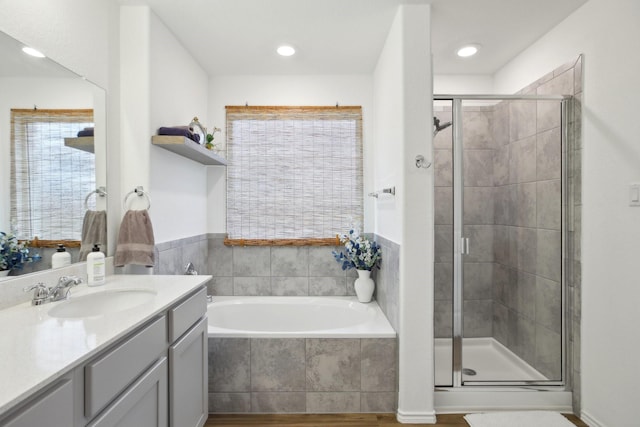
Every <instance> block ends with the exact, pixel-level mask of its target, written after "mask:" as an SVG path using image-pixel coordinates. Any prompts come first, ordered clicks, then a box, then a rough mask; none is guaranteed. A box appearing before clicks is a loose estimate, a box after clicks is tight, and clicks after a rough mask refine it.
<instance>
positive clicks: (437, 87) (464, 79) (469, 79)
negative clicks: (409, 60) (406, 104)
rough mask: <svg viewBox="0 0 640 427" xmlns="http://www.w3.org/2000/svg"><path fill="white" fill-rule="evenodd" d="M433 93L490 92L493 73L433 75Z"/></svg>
mask: <svg viewBox="0 0 640 427" xmlns="http://www.w3.org/2000/svg"><path fill="white" fill-rule="evenodd" d="M433 93H434V94H437V95H459V94H465V95H469V94H482V95H484V94H490V93H495V92H494V90H493V76H492V75H485V74H480V75H475V74H451V75H445V74H436V75H434V76H433Z"/></svg>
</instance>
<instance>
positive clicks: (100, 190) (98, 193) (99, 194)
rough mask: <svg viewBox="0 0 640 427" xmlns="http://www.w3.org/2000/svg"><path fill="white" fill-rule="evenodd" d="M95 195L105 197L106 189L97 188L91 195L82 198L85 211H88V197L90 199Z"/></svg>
mask: <svg viewBox="0 0 640 427" xmlns="http://www.w3.org/2000/svg"><path fill="white" fill-rule="evenodd" d="M94 194H97V195H98V196H100V197H105V196H106V195H107V188H106V187H98V188H96V189H95V190H93V191H92V192H91V193H89V194H87V197H85V198H84V209H85V210H87V211H88V210H89V205H88V203H89V197H91V196H92V195H94Z"/></svg>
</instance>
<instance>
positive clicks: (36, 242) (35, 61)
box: [0, 32, 108, 276]
mask: <svg viewBox="0 0 640 427" xmlns="http://www.w3.org/2000/svg"><path fill="white" fill-rule="evenodd" d="M23 47H25V45H24V44H23V43H21V42H19V41H18V40H16V39H14V38H12V37H10V36H9V35H7V34H5V33H2V32H0V58H2V61H0V174H1V175H2V179H1V180H0V182H1V184H0V231H3V232H6V233H11V234H15V235H16V236H17V237H18V239H19V240H29V241H31V242H33V243H32V244H31V245H30V254H34V253H37V254H39V255H40V256H41V259H40V260H39V261H37V262H27V263H25V264H23V265H22V268H14V269H12V270H11V272H10V275H11V276H15V275H20V274H25V273H31V272H35V271H40V270H44V269H48V268H51V256H52V255H53V253H54V252H55V251H56V249H55V248H56V246H57V244H58V243H63V244H65V246H66V247H67V250H68V251H69V252H70V253H71V260H72V262H78V261H80V259H79V258H80V240H81V234H82V228H83V220H84V218H85V214H86V212H87V211H91V212H96V211H106V203H107V197H106V194H105V193H104V190H106V191H108V189H106V188H105V187H106V132H105V128H106V114H105V112H106V98H105V91H104V90H103V89H102V88H100V87H98V86H96V85H94V84H92V83H90V82H88V81H87V80H85V79H83V78H82V77H80V76H78V75H77V74H75V73H73V72H71V71H70V70H68V69H67V68H65V67H63V66H62V65H60V64H58V63H56V62H54V61H52V60H50V59H48V58H37V57H33V56H28V55H27V54H25V53H23V51H22V48H23ZM35 47H36V48H37V46H35ZM91 128H93V129H91ZM96 190H98V191H96ZM104 215H105V221H106V213H105V214H104ZM105 227H106V225H105ZM83 249H84V248H83ZM101 250H102V252H104V253H106V252H107V248H106V247H101ZM83 252H84V250H83ZM0 273H2V272H0ZM5 274H6V273H5Z"/></svg>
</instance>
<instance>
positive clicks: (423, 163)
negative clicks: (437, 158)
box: [416, 154, 431, 169]
mask: <svg viewBox="0 0 640 427" xmlns="http://www.w3.org/2000/svg"><path fill="white" fill-rule="evenodd" d="M416 167H417V168H418V169H421V168H424V169H429V168H430V167H431V162H429V161H427V160H426V159H425V158H424V156H423V155H422V154H418V155H417V156H416Z"/></svg>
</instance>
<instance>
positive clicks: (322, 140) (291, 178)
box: [226, 106, 363, 244]
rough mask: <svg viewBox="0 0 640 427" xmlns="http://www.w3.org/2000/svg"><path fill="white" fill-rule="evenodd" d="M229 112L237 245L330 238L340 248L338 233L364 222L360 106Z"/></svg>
mask: <svg viewBox="0 0 640 427" xmlns="http://www.w3.org/2000/svg"><path fill="white" fill-rule="evenodd" d="M226 110H227V157H228V159H227V160H228V164H227V233H228V239H229V241H231V243H232V244H233V240H234V239H241V240H242V242H243V244H244V243H245V242H247V241H250V240H252V239H255V240H270V243H272V244H278V242H277V240H280V239H283V240H288V239H311V241H313V239H326V238H332V240H331V241H332V242H334V243H335V241H336V240H335V236H336V234H338V233H344V232H345V231H346V230H347V229H348V227H349V225H350V224H353V223H355V222H361V220H362V210H363V208H362V201H363V193H362V191H363V184H362V180H363V178H362V109H361V107H247V106H241V107H232V106H228V107H227V108H226ZM254 243H255V242H254Z"/></svg>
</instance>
